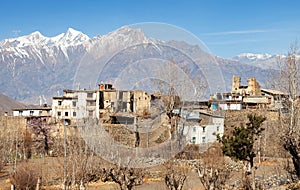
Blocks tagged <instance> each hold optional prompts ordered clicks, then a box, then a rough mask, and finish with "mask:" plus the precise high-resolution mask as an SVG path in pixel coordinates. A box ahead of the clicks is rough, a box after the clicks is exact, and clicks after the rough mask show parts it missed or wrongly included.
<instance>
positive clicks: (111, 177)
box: [100, 166, 144, 190]
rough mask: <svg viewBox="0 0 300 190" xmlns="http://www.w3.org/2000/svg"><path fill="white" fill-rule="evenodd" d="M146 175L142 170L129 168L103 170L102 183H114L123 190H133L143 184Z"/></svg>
mask: <svg viewBox="0 0 300 190" xmlns="http://www.w3.org/2000/svg"><path fill="white" fill-rule="evenodd" d="M143 178H144V173H143V170H142V169H136V168H127V167H118V166H116V167H110V168H109V169H106V168H102V169H101V178H100V179H101V181H103V182H107V181H112V182H115V183H117V184H118V185H119V187H120V189H121V190H131V189H132V188H133V187H134V186H137V185H141V184H142V183H143Z"/></svg>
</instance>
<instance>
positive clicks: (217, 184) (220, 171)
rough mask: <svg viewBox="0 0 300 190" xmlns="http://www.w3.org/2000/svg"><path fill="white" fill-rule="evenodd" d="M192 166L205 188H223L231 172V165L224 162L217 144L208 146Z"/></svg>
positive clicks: (216, 189)
mask: <svg viewBox="0 0 300 190" xmlns="http://www.w3.org/2000/svg"><path fill="white" fill-rule="evenodd" d="M192 167H194V168H195V169H196V170H197V173H198V176H199V179H200V182H201V183H202V185H203V186H204V188H205V189H206V190H218V189H224V188H225V185H226V182H227V181H228V180H229V178H230V177H231V174H232V167H231V166H230V165H229V164H228V163H226V161H225V157H224V156H223V154H222V150H221V149H220V147H218V146H214V147H211V148H209V149H208V150H207V151H206V152H205V153H204V155H203V156H202V158H201V159H200V160H199V161H198V162H196V163H193V165H192Z"/></svg>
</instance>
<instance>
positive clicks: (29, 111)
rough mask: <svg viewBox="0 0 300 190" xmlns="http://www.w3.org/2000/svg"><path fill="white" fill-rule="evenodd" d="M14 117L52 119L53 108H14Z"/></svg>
mask: <svg viewBox="0 0 300 190" xmlns="http://www.w3.org/2000/svg"><path fill="white" fill-rule="evenodd" d="M12 111H13V116H24V117H27V116H49V117H51V107H49V106H47V105H45V106H28V107H25V108H13V109H12Z"/></svg>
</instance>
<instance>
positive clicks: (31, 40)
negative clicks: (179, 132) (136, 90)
mask: <svg viewBox="0 0 300 190" xmlns="http://www.w3.org/2000/svg"><path fill="white" fill-rule="evenodd" d="M140 44H142V46H138V45H140ZM147 44H148V45H147ZM149 44H150V45H149ZM158 45H159V47H158ZM134 46H136V47H134ZM143 46H151V48H150V49H147V52H145V48H143ZM168 47H173V48H175V49H180V50H182V51H183V52H187V53H188V54H189V56H190V57H191V58H193V59H194V60H195V61H196V62H197V64H199V65H203V67H202V69H203V71H202V72H204V73H206V71H209V70H211V69H213V68H212V67H210V65H209V64H208V63H209V61H210V60H213V61H214V64H215V65H214V67H216V66H217V67H219V68H220V70H221V71H222V73H223V76H224V79H225V82H226V85H227V86H230V85H231V77H232V75H240V76H241V77H242V79H243V80H244V78H247V77H257V79H258V81H260V82H261V83H263V82H264V81H265V80H267V74H266V73H267V72H268V70H267V69H268V68H267V67H266V66H265V65H269V64H271V62H272V61H270V62H269V60H273V58H274V59H275V58H276V56H275V57H274V56H271V55H257V54H242V55H239V56H237V57H235V58H233V59H222V58H219V57H217V56H214V55H209V57H207V56H206V59H201V57H203V55H207V53H206V52H204V51H203V50H201V49H200V48H199V47H198V46H194V45H189V44H187V43H185V42H178V41H167V42H163V41H159V40H156V39H153V38H150V37H147V36H146V35H145V34H144V33H143V32H142V31H141V30H140V29H133V28H130V27H127V26H125V27H121V28H119V29H117V30H116V31H113V32H110V33H108V34H106V35H98V36H95V37H92V38H90V37H88V36H87V35H85V34H84V33H82V32H80V31H76V30H74V29H72V28H69V29H68V30H67V31H66V32H65V33H62V34H59V35H57V36H54V37H46V36H44V35H42V34H41V33H40V32H38V31H37V32H33V33H31V34H29V35H26V36H21V37H18V38H10V39H5V40H2V41H1V42H0V81H1V82H0V92H2V93H4V94H6V95H8V96H9V97H12V98H13V99H16V100H21V101H23V102H27V103H37V102H38V97H39V96H40V95H45V96H46V97H52V96H55V95H57V92H58V91H60V92H62V90H64V89H72V88H74V83H76V85H78V86H79V85H80V87H82V88H89V85H91V82H95V81H97V80H98V78H97V77H98V76H99V73H100V72H102V71H103V70H105V69H106V71H107V72H109V73H115V72H117V71H118V69H119V67H122V66H124V65H122V64H124V60H128V59H132V60H134V59H135V58H138V57H143V56H144V57H145V58H147V56H148V58H149V57H151V56H152V57H155V55H156V54H160V56H165V57H166V59H168V60H173V58H174V59H176V58H177V59H178V60H184V59H183V58H182V55H180V54H178V53H179V52H177V53H174V52H171V53H172V54H170V50H169V49H170V48H168ZM122 51H127V52H134V54H133V56H132V57H129V58H128V57H126V56H127V55H126V54H124V55H123V54H122ZM118 52H119V54H118V56H115V55H116V53H118ZM120 52H121V53H120ZM168 56H169V57H168ZM170 56H171V57H170ZM109 61H111V62H110V63H111V65H110V67H109V68H108V69H107V62H109ZM216 62H217V63H216ZM265 63H267V64H265ZM183 64H185V62H183ZM104 68H105V69H104ZM140 69H141V70H143V68H140ZM188 69H189V70H194V69H195V68H194V67H190V68H188ZM131 71H132V68H128V70H126V72H128V74H130V72H131ZM215 76H216V75H215V74H212V75H211V76H207V81H209V80H211V81H213V80H214V78H215ZM78 78H80V79H84V80H83V81H81V82H80V84H77V80H76V79H78ZM211 86H215V85H213V84H212V85H211ZM50 102H51V101H50Z"/></svg>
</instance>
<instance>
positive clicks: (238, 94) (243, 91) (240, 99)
mask: <svg viewBox="0 0 300 190" xmlns="http://www.w3.org/2000/svg"><path fill="white" fill-rule="evenodd" d="M247 82H248V85H246V86H243V85H241V78H240V77H239V76H233V78H232V87H231V92H229V93H216V94H213V95H211V97H210V101H209V102H210V104H211V109H212V110H242V109H280V107H282V100H283V97H284V94H283V93H282V92H279V91H274V90H267V89H261V88H260V84H259V83H258V82H257V81H256V79H255V78H249V79H248V80H247Z"/></svg>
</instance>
